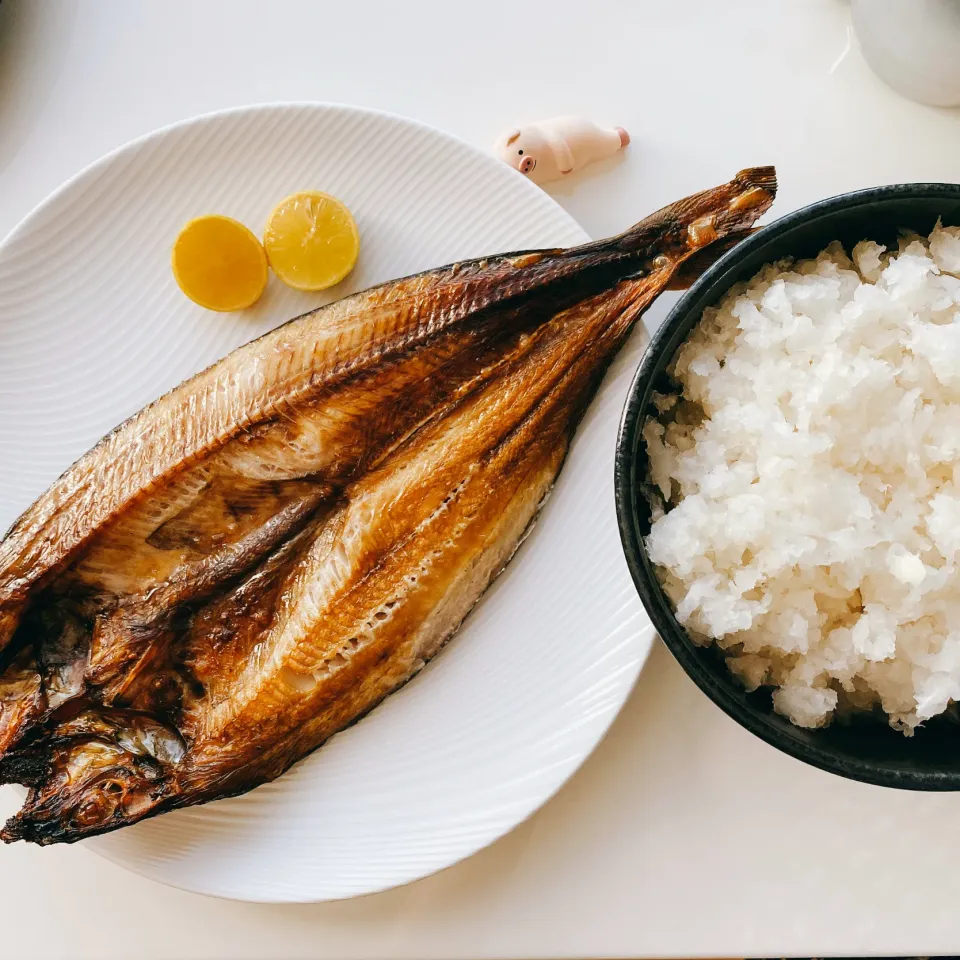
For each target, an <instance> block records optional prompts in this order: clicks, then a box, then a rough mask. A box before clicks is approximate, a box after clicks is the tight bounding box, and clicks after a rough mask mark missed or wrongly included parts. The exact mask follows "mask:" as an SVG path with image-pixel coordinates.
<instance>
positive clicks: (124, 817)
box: [0, 717, 181, 844]
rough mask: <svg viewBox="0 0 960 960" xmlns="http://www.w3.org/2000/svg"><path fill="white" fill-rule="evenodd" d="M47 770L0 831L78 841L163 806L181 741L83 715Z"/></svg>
mask: <svg viewBox="0 0 960 960" xmlns="http://www.w3.org/2000/svg"><path fill="white" fill-rule="evenodd" d="M57 741H58V744H57V746H55V747H54V748H53V749H52V751H51V753H50V757H49V760H48V761H47V771H48V773H47V776H46V777H45V779H44V780H43V782H42V783H40V784H39V785H38V786H36V787H34V788H33V789H31V791H30V794H29V795H28V797H27V800H26V803H25V804H24V806H23V808H22V809H21V810H20V812H19V813H18V814H17V815H16V816H14V817H12V818H11V819H10V820H8V821H7V823H6V826H5V827H4V828H3V830H2V831H0V839H3V840H5V841H7V842H11V841H13V840H30V841H32V842H34V843H39V844H49V843H57V842H58V841H67V842H72V841H74V840H80V839H83V838H84V837H88V836H94V835H96V834H98V833H103V832H105V831H107V830H113V829H115V828H116V827H120V826H125V825H126V824H130V823H135V822H136V821H138V820H142V819H143V818H144V817H146V816H149V815H150V814H151V813H155V812H158V811H159V808H160V807H161V805H162V804H163V803H164V802H165V801H168V800H169V799H170V798H171V796H172V795H173V794H174V792H175V788H174V786H173V778H172V776H171V773H172V769H171V766H172V765H171V763H170V762H163V761H161V760H158V759H157V756H156V755H159V756H161V757H164V758H166V760H167V761H174V762H175V759H176V758H178V757H179V755H181V753H180V745H179V744H178V745H176V746H174V745H172V744H171V743H167V742H166V738H164V737H162V736H161V735H160V734H159V733H158V732H157V731H156V730H154V729H135V730H131V729H129V728H127V727H120V726H119V725H117V724H112V723H110V722H109V721H107V722H104V721H100V720H98V721H95V722H87V721H86V720H85V718H84V717H78V718H76V719H75V720H73V721H70V724H69V725H67V729H66V730H64V731H59V732H58V735H57Z"/></svg>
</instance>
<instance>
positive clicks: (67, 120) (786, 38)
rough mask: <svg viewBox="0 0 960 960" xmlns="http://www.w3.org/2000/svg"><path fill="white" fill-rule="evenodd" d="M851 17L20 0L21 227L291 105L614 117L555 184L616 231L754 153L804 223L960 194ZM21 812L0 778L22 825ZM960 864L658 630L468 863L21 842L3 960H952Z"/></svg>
mask: <svg viewBox="0 0 960 960" xmlns="http://www.w3.org/2000/svg"><path fill="white" fill-rule="evenodd" d="M904 2H907V0H904ZM847 21H848V11H847V6H846V4H845V3H843V2H842V0H591V2H589V3H577V2H574V0H556V2H554V3H553V4H545V3H531V2H523V0H512V2H510V3H503V2H500V0H484V2H482V3H478V2H473V3H462V2H459V0H390V2H387V0H378V2H369V0H368V2H362V0H343V2H340V3H331V2H315V3H314V2H307V0H304V2H300V3H295V2H292V0H291V2H279V0H270V2H269V3H268V2H258V0H3V2H2V4H0V233H5V232H6V231H7V230H8V229H9V228H11V227H12V226H13V225H14V224H15V223H16V222H17V221H18V220H19V219H20V218H21V217H22V216H23V215H24V214H26V213H27V212H28V211H29V210H30V208H31V207H32V206H33V205H34V204H35V203H37V202H38V201H40V200H41V199H42V198H43V197H44V196H45V195H46V194H47V193H49V192H50V191H51V190H52V189H54V188H55V187H56V186H57V185H58V184H59V183H60V182H61V181H62V180H64V179H65V178H67V177H69V176H70V175H71V174H73V173H75V172H76V171H77V170H78V169H80V168H81V167H82V166H84V165H85V164H87V163H88V162H90V161H92V160H94V159H96V158H97V157H98V156H100V155H101V154H102V153H104V152H106V151H108V150H111V149H112V148H114V147H116V146H118V145H120V144H122V143H123V142H125V141H127V140H129V139H131V138H133V137H136V136H138V135H140V134H142V133H145V132H147V131H149V130H151V129H153V128H155V127H158V126H161V125H163V124H167V123H170V122H172V121H175V120H179V119H181V118H184V117H188V116H190V115H193V114H197V113H203V112H206V111H210V110H214V109H217V108H220V107H227V106H234V105H238V104H244V103H251V102H261V101H269V100H333V101H341V102H349V103H357V104H362V105H367V106H373V107H378V108H381V109H385V110H389V111H394V112H396V113H401V114H406V115H409V116H411V117H415V118H417V119H420V120H424V121H426V122H428V123H431V124H434V125H435V126H438V127H442V128H445V129H447V130H449V131H451V132H453V133H455V134H458V135H459V136H461V137H463V138H464V139H466V140H469V141H472V142H474V143H476V144H479V145H486V144H487V143H488V142H490V141H491V140H492V138H493V137H494V135H495V134H497V133H498V132H499V131H500V129H501V128H503V127H506V126H509V125H511V124H513V123H515V122H517V121H523V120H525V119H536V118H539V117H542V116H549V115H551V114H556V113H559V112H572V113H581V114H585V115H587V116H592V117H594V118H595V119H597V120H598V121H604V122H607V123H610V124H621V125H623V126H625V127H626V128H627V129H628V130H630V132H631V133H632V134H633V136H634V143H633V145H632V146H631V147H630V149H629V151H628V154H627V155H625V156H624V157H623V159H622V161H621V162H614V163H610V164H608V165H606V169H598V170H595V171H594V172H593V173H588V174H587V175H585V176H584V177H582V178H580V179H579V180H577V181H576V182H570V183H564V185H563V186H562V188H561V189H560V190H558V191H556V192H555V194H556V196H557V199H558V200H559V201H560V202H561V203H562V204H563V205H564V206H565V207H567V208H568V209H569V210H570V211H571V213H573V215H574V216H575V217H577V219H578V220H579V221H580V222H581V223H582V224H583V225H584V227H585V228H586V229H587V230H588V231H589V232H590V233H591V234H593V235H595V236H600V235H602V234H604V233H607V232H612V231H615V230H618V229H620V228H622V227H624V226H626V225H627V224H628V223H631V222H632V221H633V220H635V219H637V218H639V217H640V216H641V215H643V214H645V213H647V212H649V211H650V210H652V209H653V208H655V207H657V206H660V205H661V204H663V203H665V202H667V201H669V200H672V199H675V198H677V197H679V196H682V195H684V194H686V193H688V192H691V191H692V190H695V189H699V188H702V187H706V186H710V185H713V184H714V183H716V182H719V181H721V180H726V179H727V178H728V177H729V176H730V175H731V174H732V173H733V172H735V171H736V170H737V169H739V168H740V167H743V166H747V165H750V164H755V163H766V162H775V163H776V164H777V166H778V168H779V171H780V179H781V184H782V189H781V194H780V199H779V200H778V204H777V208H776V209H777V210H778V211H779V212H780V213H785V212H787V211H789V210H791V209H793V208H795V207H797V206H799V205H801V204H803V203H806V202H808V201H811V200H814V199H817V198H819V197H822V196H826V195H828V194H832V193H837V192H840V191H843V190H847V189H851V188H855V187H859V186H866V185H870V184H875V183H883V182H892V181H903V180H956V179H957V178H958V176H960V111H938V110H933V109H928V108H924V107H920V106H916V105H913V104H911V103H908V102H906V101H904V100H902V99H900V98H898V97H897V96H895V95H894V94H892V93H890V92H889V91H888V90H886V89H885V88H884V87H883V86H882V85H881V84H880V83H879V81H877V80H875V79H874V77H873V76H872V75H871V74H870V73H869V71H868V69H867V68H866V66H865V65H864V63H863V61H862V59H861V57H860V54H859V52H858V51H857V49H856V45H855V44H854V46H853V48H852V49H850V50H847V46H848V35H847ZM375 148H376V147H375V145H372V146H371V149H375ZM425 162H428V161H425ZM662 313H663V304H660V305H659V306H658V307H657V308H655V311H654V313H653V317H657V316H662ZM0 469H2V466H0ZM611 509H612V504H611ZM14 802H15V798H14V797H12V796H10V795H8V794H7V793H0V814H3V815H6V814H7V813H8V812H9V811H10V810H11V809H12V808H13V806H14ZM958 862H960V797H957V796H950V795H946V796H937V795H914V794H908V793H900V792H896V791H890V790H884V789H880V788H876V787H870V786H865V785H861V784H857V783H851V782H847V781H845V780H842V779H840V778H837V777H833V776H831V775H829V774H826V773H821V772H820V771H817V770H814V769H812V768H808V767H805V766H803V765H802V764H800V763H799V762H797V761H795V760H792V759H790V758H788V757H786V756H783V755H781V754H779V753H778V752H777V751H776V750H774V749H773V748H771V747H767V746H765V745H764V744H762V743H761V742H760V741H759V740H756V739H754V738H753V737H752V736H751V735H750V734H748V733H746V732H745V731H743V730H741V729H740V728H739V727H738V726H737V725H736V724H735V723H734V722H733V721H731V720H729V719H727V718H726V717H725V716H724V715H723V714H721V713H720V711H719V710H718V709H717V708H715V707H714V706H713V705H712V704H711V703H709V702H708V701H707V699H706V698H705V697H704V696H703V695H702V694H701V693H700V692H699V691H698V690H697V689H696V688H695V687H694V686H693V684H692V683H691V682H690V681H689V680H688V679H687V678H686V677H685V676H684V675H683V673H682V672H681V670H680V668H679V667H678V666H677V665H676V664H675V663H674V662H673V660H672V659H671V657H670V656H669V654H668V653H667V652H666V650H665V649H664V648H663V647H661V646H659V645H658V646H657V647H656V648H655V650H654V653H653V655H652V656H651V658H650V661H649V662H648V664H647V666H646V667H645V669H644V671H643V673H642V676H641V678H640V681H639V683H638V685H637V688H636V691H635V692H634V694H633V696H632V698H631V699H630V701H629V702H628V704H627V706H626V708H625V709H624V711H623V713H622V714H621V716H620V717H619V718H618V720H617V721H616V723H615V724H614V726H613V728H612V730H611V732H610V735H609V736H608V737H607V739H606V740H605V741H604V743H603V744H602V745H601V746H600V748H599V749H598V750H597V751H596V753H595V754H594V756H593V757H592V758H591V759H590V760H589V761H588V762H587V763H586V765H585V766H584V767H583V769H582V770H581V771H580V773H578V774H577V775H576V776H575V777H574V778H573V780H572V781H571V782H570V783H569V784H568V785H567V786H566V787H565V788H564V789H563V790H562V791H561V793H560V794H559V796H557V797H556V798H555V799H554V800H553V801H552V802H550V803H549V804H548V805H547V806H546V807H545V808H544V809H543V810H542V811H541V812H540V813H538V814H537V815H536V816H534V817H533V818H532V819H531V820H530V821H529V822H527V823H526V824H524V825H523V826H521V827H520V828H519V829H517V830H515V831H514V832H513V833H512V834H510V835H509V836H507V837H505V838H504V839H503V840H501V841H500V842H498V843H496V844H495V845H494V846H493V847H491V848H489V849H487V850H485V851H483V852H481V853H479V854H478V855H476V856H475V857H473V858H472V859H470V860H468V861H467V862H465V863H462V864H460V865H459V866H456V867H454V868H452V869H450V870H448V871H446V872H444V873H441V874H439V875H437V876H434V877H431V878H429V879H427V880H424V881H421V882H419V883H416V884H414V885H412V886H409V887H406V888H404V889H399V890H394V891H392V892H389V893H385V894H380V895H377V896H373V897H368V898H365V899H360V900H355V901H351V902H344V903H334V904H319V905H313V906H299V907H298V906H294V907H277V906H261V905H250V904H240V903H230V902H225V901H218V900H211V899H205V898H203V897H199V896H195V895H192V894H186V893H182V892H179V891H176V890H172V889H167V888H165V887H162V886H159V885H157V884H154V883H152V882H150V881H147V880H144V879H141V878H139V877H137V876H133V875H131V874H128V873H125V872H124V871H122V870H121V869H119V868H117V867H114V866H112V865H111V864H109V863H107V862H105V861H103V860H101V859H99V858H98V857H96V856H94V855H93V854H91V853H90V852H88V851H86V850H84V849H83V848H82V846H78V847H70V848H54V849H46V850H40V849H37V848H33V847H28V846H23V845H16V846H12V847H6V848H3V849H0V957H3V958H7V957H9V958H11V960H12V958H15V957H16V958H39V957H51V958H52V957H57V958H60V957H70V958H73V957H78V958H79V957H97V958H128V957H198V958H199V957H202V958H215V957H216V958H220V957H223V958H248V957H256V958H259V957H264V958H266V957H276V958H286V957H291V958H292V957H342V958H348V957H420V958H431V957H505V958H520V957H548V956H551V957H559V956H564V957H565V956H589V957H593V956H611V955H626V956H696V955H710V956H720V955H741V956H742V955H753V956H769V955H778V956H779V955H789V954H792V955H807V956H811V955H815V954H816V955H823V954H835V955H836V954H848V955H850V954H871V953H872V954H888V955H889V954H932V953H952V954H958V953H960V911H958V909H957V906H956V903H957V896H956V886H957V885H958V884H960V881H958V880H957V879H956V878H957V873H956V865H957V863H958Z"/></svg>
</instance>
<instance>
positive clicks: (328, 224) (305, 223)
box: [263, 190, 360, 290]
mask: <svg viewBox="0 0 960 960" xmlns="http://www.w3.org/2000/svg"><path fill="white" fill-rule="evenodd" d="M263 245H264V248H265V249H266V252H267V258H268V260H269V261H270V266H271V267H272V268H273V271H274V273H276V275H277V276H278V277H279V278H280V279H281V280H282V281H283V282H284V283H286V284H288V285H289V286H291V287H296V288H297V289H298V290H326V289H327V287H332V286H333V285H334V284H337V283H339V282H340V281H341V280H343V278H344V277H345V276H346V275H347V274H348V273H349V272H350V271H351V270H352V269H353V267H354V264H355V263H356V262H357V254H358V253H359V252H360V235H359V233H358V232H357V225H356V223H355V222H354V219H353V216H352V215H351V213H350V211H349V210H348V209H347V208H346V206H345V205H344V204H343V203H341V202H340V201H339V200H338V199H337V198H336V197H331V196H330V194H328V193H321V192H320V191H316V190H307V191H303V192H302V193H294V194H292V195H291V196H289V197H287V198H286V199H285V200H282V201H281V202H280V203H279V204H278V205H277V206H276V207H275V208H274V211H273V213H271V214H270V219H269V220H268V221H267V226H266V230H265V231H264V234H263Z"/></svg>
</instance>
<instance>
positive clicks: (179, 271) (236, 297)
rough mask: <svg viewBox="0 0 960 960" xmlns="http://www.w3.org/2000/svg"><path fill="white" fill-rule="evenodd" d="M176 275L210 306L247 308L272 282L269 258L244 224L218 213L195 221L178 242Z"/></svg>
mask: <svg viewBox="0 0 960 960" xmlns="http://www.w3.org/2000/svg"><path fill="white" fill-rule="evenodd" d="M172 262H173V276H174V279H176V281H177V285H178V286H179V287H180V289H181V290H182V291H183V292H184V293H185V294H186V295H187V296H188V297H189V298H190V299H191V300H193V301H194V302H195V303H199V304H200V306H201V307H206V308H207V309H208V310H219V311H221V312H226V311H228V310H243V309H244V308H245V307H249V306H251V305H252V304H254V303H256V302H257V300H259V299H260V295H261V294H262V293H263V290H264V287H266V285H267V275H268V274H267V256H266V254H265V253H264V251H263V246H262V244H261V243H260V241H259V240H258V239H257V238H256V236H255V235H254V234H253V233H252V232H251V231H250V230H248V229H247V228H246V227H245V226H244V225H243V224H242V223H238V222H237V221H236V220H233V219H231V218H230V217H222V216H219V215H217V214H213V215H211V216H207V217H197V219H196V220H191V221H190V222H189V223H188V224H187V225H186V226H185V227H184V228H183V229H182V230H181V231H180V235H179V236H178V237H177V239H176V240H175V241H174V244H173V257H172Z"/></svg>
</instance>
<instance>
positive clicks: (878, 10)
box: [851, 0, 960, 107]
mask: <svg viewBox="0 0 960 960" xmlns="http://www.w3.org/2000/svg"><path fill="white" fill-rule="evenodd" d="M851 7H852V12H853V26H854V30H855V31H856V34H857V39H858V40H859V42H860V47H861V49H862V50H863V55H864V58H865V59H866V61H867V63H868V64H870V67H871V68H872V69H873V71H874V72H875V73H876V74H877V76H879V77H880V79H881V80H883V81H884V82H885V83H887V84H888V85H889V86H891V87H892V88H893V89H894V90H896V91H897V92H898V93H901V94H903V96H905V97H909V98H910V99H911V100H916V101H918V102H920V103H926V104H930V105H931V106H937V107H954V106H960V0H852V4H851Z"/></svg>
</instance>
